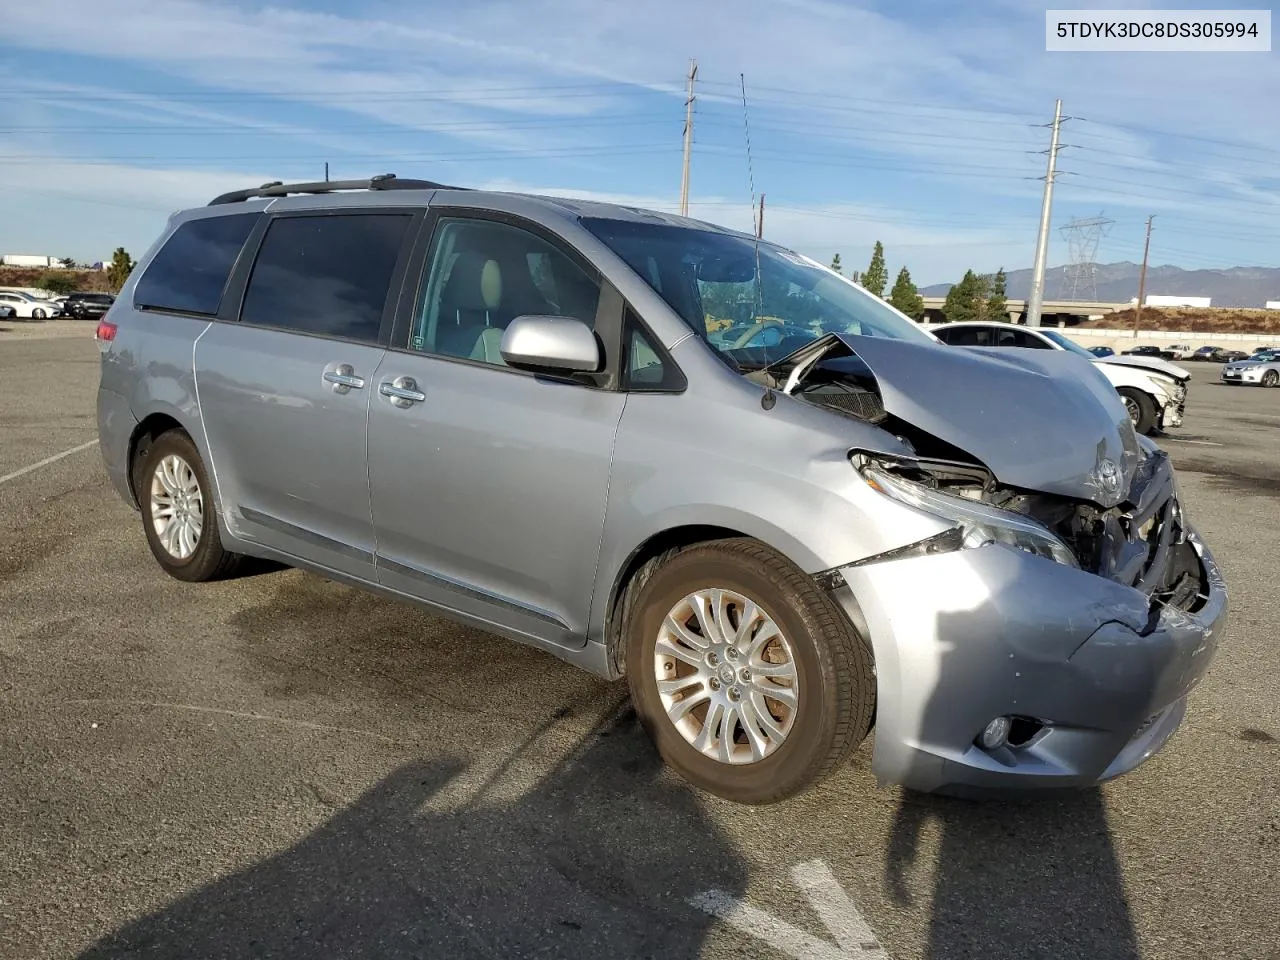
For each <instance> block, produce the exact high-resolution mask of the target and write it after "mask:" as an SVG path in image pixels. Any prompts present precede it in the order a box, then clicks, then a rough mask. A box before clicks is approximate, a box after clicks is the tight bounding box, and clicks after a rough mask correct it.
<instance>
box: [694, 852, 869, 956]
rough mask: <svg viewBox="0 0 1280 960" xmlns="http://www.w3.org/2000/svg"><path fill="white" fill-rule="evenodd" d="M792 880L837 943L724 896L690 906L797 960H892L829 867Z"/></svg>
mask: <svg viewBox="0 0 1280 960" xmlns="http://www.w3.org/2000/svg"><path fill="white" fill-rule="evenodd" d="M791 878H792V879H793V880H794V881H795V883H796V886H798V887H799V888H800V890H801V891H802V892H803V893H804V895H805V899H807V900H808V901H809V905H810V906H811V907H812V908H813V912H814V913H816V914H817V915H818V919H819V920H821V921H822V925H823V926H825V927H826V928H827V931H828V932H829V933H830V934H831V935H832V937H833V938H834V939H835V942H834V943H832V942H831V941H830V940H820V939H818V938H817V937H815V936H813V935H812V934H810V933H806V932H805V931H804V930H801V929H800V928H798V927H794V926H792V925H791V924H789V923H787V922H786V921H785V920H780V919H779V918H778V917H775V916H774V915H773V914H771V913H766V912H765V911H763V910H761V909H760V908H759V907H753V906H751V904H749V903H743V902H742V901H741V900H739V899H738V898H737V897H735V896H733V895H732V894H729V893H726V892H725V891H723V890H708V891H706V892H705V893H701V894H699V895H697V896H696V897H690V898H689V901H688V902H689V905H690V906H693V907H697V908H698V909H699V910H702V911H703V912H705V913H709V914H711V915H712V916H713V917H718V918H719V919H721V920H723V921H725V922H726V923H728V924H729V925H731V926H734V927H737V928H738V929H739V930H741V931H742V932H743V933H745V934H748V935H750V936H753V937H755V938H756V939H758V940H763V941H764V942H765V943H767V944H769V945H771V946H772V947H774V949H776V950H778V951H780V952H782V953H784V954H786V955H787V956H789V957H794V958H795V960H850V958H853V957H857V958H859V960H889V954H888V952H887V951H886V950H885V949H884V947H883V946H881V944H880V941H879V940H877V939H876V935H875V934H874V933H873V932H872V930H871V927H870V926H868V924H867V921H866V920H864V919H863V917H862V914H861V913H859V912H858V908H857V907H855V906H854V905H853V901H852V900H850V899H849V895H848V894H847V893H845V891H844V890H843V889H842V888H841V886H840V884H839V883H838V882H837V881H836V878H835V877H834V876H832V875H831V870H830V869H829V868H828V867H827V865H826V864H825V863H823V862H822V861H821V860H811V861H809V862H808V863H801V864H798V865H797V866H795V867H793V868H792V869H791Z"/></svg>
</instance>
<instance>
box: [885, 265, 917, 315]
mask: <svg viewBox="0 0 1280 960" xmlns="http://www.w3.org/2000/svg"><path fill="white" fill-rule="evenodd" d="M889 302H890V303H891V304H893V305H894V306H895V307H897V308H898V309H899V310H901V311H902V312H903V313H905V314H906V315H907V316H908V317H910V318H911V319H912V320H917V321H918V320H922V319H924V298H923V297H922V296H920V291H919V290H917V289H916V285H915V282H914V281H913V280H912V279H911V271H909V270H908V269H907V268H906V267H903V268H902V269H901V270H899V271H898V279H897V280H895V281H894V282H893V289H892V290H891V291H890V292H889Z"/></svg>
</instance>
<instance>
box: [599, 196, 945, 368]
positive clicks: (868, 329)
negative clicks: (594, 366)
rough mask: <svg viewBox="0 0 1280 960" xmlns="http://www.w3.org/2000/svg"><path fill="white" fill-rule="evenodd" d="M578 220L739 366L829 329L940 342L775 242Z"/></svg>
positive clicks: (772, 356)
mask: <svg viewBox="0 0 1280 960" xmlns="http://www.w3.org/2000/svg"><path fill="white" fill-rule="evenodd" d="M581 223H582V225H583V226H584V227H586V228H587V229H588V230H590V231H591V232H592V233H593V234H595V236H596V237H598V238H599V239H600V240H601V241H602V242H603V243H605V244H606V245H607V246H608V247H609V248H610V249H611V250H613V252H614V253H616V254H617V255H618V256H620V257H621V258H622V259H623V260H624V261H626V263H627V265H628V266H630V267H631V269H632V270H634V271H635V272H636V273H637V274H638V275H639V276H640V277H641V278H642V279H644V281H645V282H646V283H648V285H649V286H650V287H652V288H653V290H654V291H655V292H656V293H657V294H658V295H659V296H661V297H662V299H663V300H665V301H666V302H667V304H668V305H669V306H670V307H671V308H672V309H673V310H674V311H675V312H676V313H677V314H679V316H680V317H681V318H682V319H683V320H684V321H685V323H686V324H688V325H689V327H690V328H691V329H692V330H693V331H694V332H695V333H697V334H698V335H699V336H701V337H703V338H704V339H705V340H706V341H707V342H708V343H709V344H710V345H711V346H712V347H714V348H715V349H716V350H718V351H720V353H721V354H722V355H723V356H726V357H728V358H730V359H731V360H733V361H734V362H735V363H736V364H737V365H738V366H740V367H743V368H749V367H757V366H763V365H765V364H769V363H773V362H774V361H776V360H780V359H782V358H783V357H785V356H787V355H788V354H790V353H792V352H793V351H795V350H798V349H799V348H800V347H802V346H804V345H805V344H807V343H809V342H810V341H812V340H814V339H815V338H817V337H820V336H823V335H824V334H828V333H849V334H854V335H857V336H864V337H888V338H890V339H895V340H914V341H916V342H918V343H930V344H934V343H936V341H935V340H934V339H933V337H931V336H930V335H929V334H928V333H926V332H925V331H924V330H923V329H922V328H921V327H919V326H918V325H917V324H916V323H914V322H913V321H911V320H909V319H907V318H906V317H904V316H902V314H900V313H898V312H897V311H896V310H894V309H893V308H892V307H890V306H889V305H888V304H886V303H885V302H884V301H882V300H880V299H879V298H878V297H875V296H873V295H872V294H870V293H868V292H867V291H866V290H864V289H862V288H861V287H859V286H857V285H856V284H854V283H852V282H851V281H849V280H847V279H845V278H843V277H841V276H840V275H839V274H837V273H835V272H834V271H832V270H829V269H827V268H826V267H823V266H822V265H821V264H818V263H816V262H815V261H813V260H810V259H809V258H807V257H802V256H799V255H798V254H795V253H793V252H792V251H790V250H787V249H785V248H783V247H779V246H777V245H775V244H772V243H765V242H763V241H754V240H752V239H751V238H748V237H743V236H739V235H736V234H729V233H722V232H719V231H715V230H702V229H697V228H693V227H684V226H675V225H670V224H658V223H641V222H636V221H630V220H611V219H603V218H591V217H584V218H583V219H582V220H581Z"/></svg>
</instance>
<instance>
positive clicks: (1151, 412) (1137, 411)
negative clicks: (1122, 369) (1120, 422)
mask: <svg viewBox="0 0 1280 960" xmlns="http://www.w3.org/2000/svg"><path fill="white" fill-rule="evenodd" d="M1118 392H1119V394H1120V399H1121V400H1123V401H1124V407H1125V409H1126V410H1128V411H1129V419H1130V420H1132V421H1133V429H1135V430H1137V431H1138V433H1142V434H1147V433H1150V432H1151V431H1152V429H1154V427H1155V425H1156V405H1155V403H1154V401H1152V399H1151V397H1149V396H1148V395H1147V394H1145V393H1143V392H1142V391H1141V390H1135V389H1134V388H1133V387H1121V388H1120V389H1119V391H1118Z"/></svg>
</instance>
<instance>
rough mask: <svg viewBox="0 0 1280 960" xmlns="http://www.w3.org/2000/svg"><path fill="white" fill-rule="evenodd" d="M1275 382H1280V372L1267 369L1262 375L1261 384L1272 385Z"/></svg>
mask: <svg viewBox="0 0 1280 960" xmlns="http://www.w3.org/2000/svg"><path fill="white" fill-rule="evenodd" d="M1277 383H1280V373H1276V371H1274V370H1268V371H1267V372H1266V373H1264V374H1263V375H1262V385H1263V386H1264V387H1274V386H1275V385H1276V384H1277Z"/></svg>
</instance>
